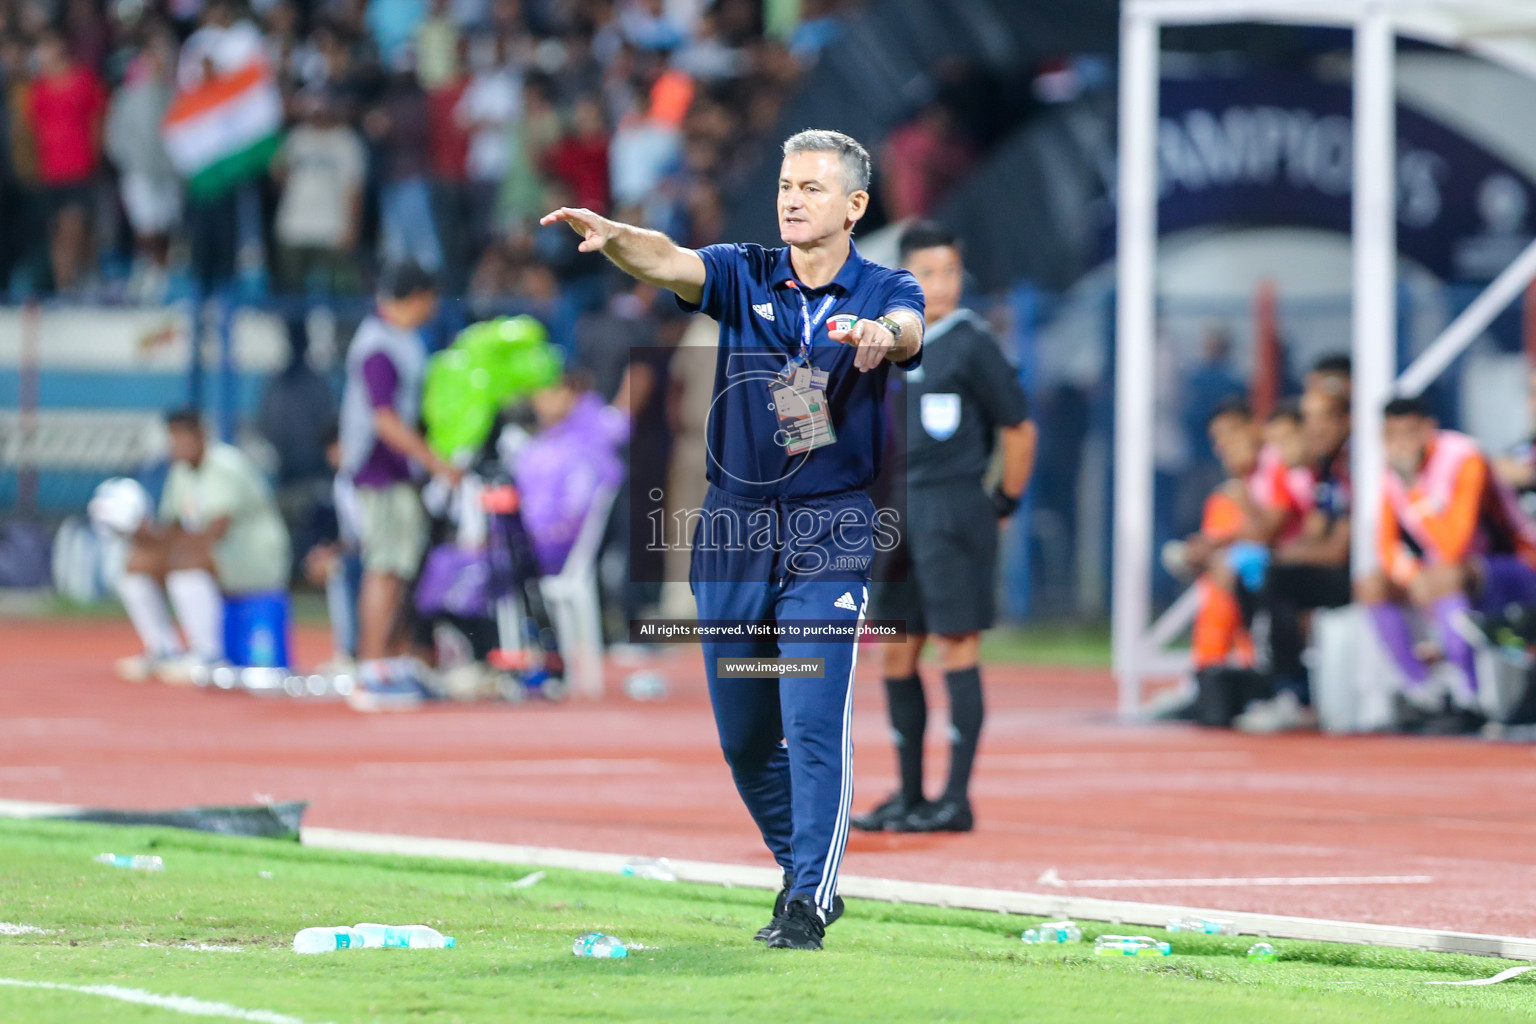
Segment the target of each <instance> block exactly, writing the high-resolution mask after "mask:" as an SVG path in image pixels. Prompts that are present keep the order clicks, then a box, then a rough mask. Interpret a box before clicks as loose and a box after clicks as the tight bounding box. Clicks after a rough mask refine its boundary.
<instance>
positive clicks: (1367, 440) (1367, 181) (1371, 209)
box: [1112, 0, 1536, 717]
mask: <svg viewBox="0 0 1536 1024" xmlns="http://www.w3.org/2000/svg"><path fill="white" fill-rule="evenodd" d="M1232 22H1265V23H1282V24H1306V25H1331V26H1336V27H1344V28H1352V29H1353V30H1354V36H1355V45H1354V49H1355V59H1354V156H1355V162H1354V196H1353V204H1354V207H1353V217H1352V232H1353V251H1354V273H1353V292H1354V307H1353V316H1352V325H1353V352H1352V356H1353V360H1354V438H1353V441H1352V447H1351V466H1350V469H1351V473H1352V475H1353V480H1354V506H1353V513H1352V519H1351V529H1352V538H1353V551H1352V554H1351V565H1352V568H1353V569H1354V570H1355V571H1356V572H1357V573H1359V572H1361V571H1363V570H1366V569H1369V568H1370V567H1371V565H1372V564H1373V560H1374V557H1375V555H1374V537H1375V517H1376V514H1377V509H1378V506H1379V495H1380V491H1379V487H1380V468H1381V409H1382V406H1383V405H1384V404H1385V403H1386V401H1387V399H1388V397H1389V396H1391V395H1392V394H1394V393H1396V394H1417V393H1418V392H1420V391H1422V390H1423V388H1424V387H1425V386H1426V385H1428V384H1429V383H1430V382H1431V381H1433V380H1434V379H1435V378H1436V377H1437V376H1439V374H1440V373H1441V372H1443V371H1444V369H1445V368H1446V367H1447V366H1448V365H1450V363H1451V362H1452V361H1453V360H1454V359H1455V358H1456V356H1458V355H1459V354H1460V353H1461V352H1462V351H1463V350H1465V348H1466V347H1467V346H1468V345H1469V344H1471V343H1472V341H1474V340H1475V339H1476V338H1477V337H1478V336H1479V335H1480V334H1481V333H1482V332H1483V331H1484V330H1486V329H1487V327H1488V325H1489V324H1490V323H1491V322H1492V321H1493V319H1494V318H1495V317H1496V316H1498V314H1499V313H1500V312H1502V311H1503V309H1504V308H1505V307H1506V306H1507V305H1508V304H1509V303H1510V302H1511V301H1512V300H1513V299H1514V298H1515V297H1516V296H1517V295H1519V294H1520V293H1521V292H1522V291H1523V290H1524V289H1525V287H1526V285H1528V284H1529V283H1530V282H1531V281H1532V280H1533V279H1536V243H1533V244H1532V246H1531V247H1530V248H1529V249H1527V250H1526V251H1525V252H1524V253H1523V254H1522V255H1520V256H1519V257H1518V258H1516V260H1515V261H1514V262H1513V263H1512V264H1511V265H1510V267H1509V268H1508V269H1507V270H1506V271H1504V273H1503V274H1501V275H1500V276H1499V278H1498V279H1497V280H1495V281H1494V282H1493V284H1491V285H1489V287H1488V289H1487V290H1486V291H1485V292H1484V293H1483V294H1482V295H1481V296H1480V297H1479V298H1478V299H1477V300H1476V301H1475V302H1473V303H1472V305H1471V306H1469V307H1468V308H1467V310H1466V311H1465V312H1464V313H1462V314H1461V315H1460V316H1459V317H1457V319H1456V320H1455V321H1454V322H1453V323H1452V324H1450V326H1449V327H1447V328H1446V330H1445V331H1444V333H1443V334H1442V335H1441V336H1440V337H1439V338H1438V339H1437V340H1436V341H1435V342H1434V343H1432V344H1431V345H1430V346H1429V348H1428V349H1426V350H1425V351H1424V353H1423V354H1422V355H1420V356H1419V358H1418V359H1417V360H1415V361H1414V363H1413V365H1412V366H1410V367H1409V368H1408V369H1407V371H1406V372H1404V373H1403V375H1402V376H1401V377H1398V376H1397V371H1398V367H1397V366H1396V337H1397V219H1396V167H1395V161H1396V134H1397V133H1396V99H1395V97H1396V88H1395V74H1394V64H1395V49H1396V36H1397V35H1403V36H1410V37H1413V38H1417V39H1422V40H1425V41H1427V42H1432V43H1437V44H1440V45H1443V46H1447V47H1454V48H1459V49H1464V50H1467V51H1469V52H1472V53H1475V54H1477V55H1479V56H1483V57H1486V58H1488V59H1490V60H1493V61H1496V62H1498V63H1500V64H1503V65H1506V66H1508V67H1510V68H1511V69H1513V70H1516V71H1518V72H1520V73H1522V74H1526V75H1531V76H1533V77H1536V0H1125V2H1124V3H1123V4H1122V8H1121V19H1120V113H1119V117H1120V125H1119V137H1120V144H1119V161H1120V163H1119V178H1118V183H1117V193H1118V195H1117V200H1118V202H1117V207H1118V220H1117V224H1116V249H1117V253H1116V255H1117V259H1116V286H1117V290H1116V306H1115V375H1116V379H1115V476H1114V488H1115V498H1114V583H1113V597H1112V608H1113V610H1112V615H1113V621H1112V638H1113V647H1114V670H1115V677H1116V682H1117V686H1118V693H1119V706H1120V713H1121V714H1122V715H1123V716H1127V717H1129V716H1134V715H1135V714H1137V712H1138V711H1139V710H1140V708H1141V706H1142V689H1143V684H1144V682H1145V680H1146V677H1147V676H1148V675H1149V674H1156V673H1159V672H1161V671H1164V670H1166V668H1167V667H1168V659H1167V658H1166V656H1164V655H1162V654H1161V653H1160V648H1161V644H1162V642H1164V641H1166V639H1167V638H1168V637H1169V636H1170V635H1172V634H1175V633H1176V632H1178V630H1179V628H1180V627H1181V626H1182V625H1183V624H1184V623H1182V622H1180V621H1179V619H1180V618H1181V617H1185V616H1188V615H1189V614H1191V609H1192V602H1190V601H1187V600H1181V601H1180V602H1179V603H1178V604H1177V605H1175V607H1174V609H1170V614H1168V615H1165V616H1163V619H1162V620H1161V621H1160V622H1159V623H1157V624H1156V625H1155V626H1154V625H1153V624H1152V623H1151V609H1152V599H1151V598H1152V554H1153V553H1152V507H1153V494H1152V480H1153V451H1152V449H1153V439H1154V429H1155V426H1154V417H1153V406H1154V392H1153V388H1154V375H1153V366H1154V358H1155V351H1154V347H1155V344H1156V320H1157V293H1156V271H1157V196H1158V180H1157V175H1158V159H1157V130H1158V87H1159V82H1160V78H1161V74H1160V63H1161V61H1160V49H1161V47H1160V36H1161V29H1162V27H1163V26H1164V25H1196V24H1221V23H1232Z"/></svg>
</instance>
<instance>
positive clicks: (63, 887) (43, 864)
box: [0, 821, 1536, 1024]
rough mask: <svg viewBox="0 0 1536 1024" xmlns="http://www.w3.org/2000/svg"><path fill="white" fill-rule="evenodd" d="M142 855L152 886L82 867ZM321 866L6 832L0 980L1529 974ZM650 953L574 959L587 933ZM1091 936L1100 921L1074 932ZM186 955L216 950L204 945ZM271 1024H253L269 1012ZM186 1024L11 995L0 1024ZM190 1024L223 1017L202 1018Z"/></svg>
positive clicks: (145, 986)
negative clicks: (802, 936) (762, 936)
mask: <svg viewBox="0 0 1536 1024" xmlns="http://www.w3.org/2000/svg"><path fill="white" fill-rule="evenodd" d="M106 851H111V852H114V853H129V854H131V853H156V854H159V855H160V856H162V857H163V858H164V859H165V865H166V870H165V871H164V872H163V873H159V874H150V873H141V872H133V871H125V870H121V869H115V868H110V867H106V866H104V865H98V864H95V863H93V862H92V860H91V858H92V856H93V855H95V854H97V853H101V852H106ZM528 871H529V869H519V868H514V867H505V866H499V865H489V864H473V863H465V862H457V861H432V860H417V859H406V858H396V857H383V856H364V855H354V854H341V853H334V852H328V851H322V850H310V849H304V848H302V847H299V846H297V845H295V844H291V843H281V842H277V841H269V840H242V839H225V838H220V837H213V836H205V835H200V834H195V833H187V832H178V831H176V830H172V829H159V828H157V829H121V828H108V827H100V826H87V825H77V824H65V823H56V822H38V821H30V822H24V821H6V822H0V921H3V922H7V923H9V924H19V925H29V926H32V927H35V928H41V929H46V932H45V933H42V934H38V933H30V932H29V933H25V934H18V935H6V934H0V979H15V980H21V981H29V982H51V983H56V984H64V985H78V986H100V985H113V986H120V987H121V988H124V989H133V990H141V991H144V992H149V993H155V994H158V995H162V996H169V995H176V996H186V997H193V998H195V999H200V1000H206V1001H211V1002H217V1003H223V1004H229V1005H230V1006H232V1007H239V1008H243V1009H244V1010H247V1011H254V1012H256V1013H257V1016H255V1017H247V1018H246V1019H268V1020H275V1019H277V1018H278V1016H279V1015H280V1016H281V1017H285V1018H292V1019H297V1020H302V1021H304V1022H307V1024H313V1022H322V1021H326V1022H334V1024H343V1022H349V1024H350V1022H372V1021H432V1022H438V1021H441V1022H449V1021H464V1022H471V1021H474V1022H479V1021H485V1022H492V1021H494V1022H503V1021H545V1020H551V1021H553V1020H560V1021H603V1022H612V1021H628V1020H654V1021H695V1020H731V1021H814V1022H818V1024H820V1022H841V1021H862V1020H870V1021H883V1022H890V1021H907V1020H914V1021H919V1020H920V1021H941V1020H949V1021H963V1020H997V1021H1026V1022H1054V1021H1061V1022H1072V1024H1088V1022H1097V1021H1120V1020H1123V1021H1128V1022H1136V1024H1154V1022H1161V1021H1168V1022H1180V1024H1183V1022H1210V1024H1216V1022H1221V1024H1230V1022H1242V1021H1253V1022H1266V1024H1267V1022H1274V1021H1305V1022H1341V1024H1343V1022H1347V1024H1370V1022H1378V1021H1379V1022H1383V1024H1387V1022H1390V1024H1404V1022H1409V1024H1411V1022H1419V1021H1424V1022H1431V1021H1445V1022H1452V1021H1455V1022H1467V1021H1496V1020H1531V1019H1533V1018H1536V972H1532V975H1526V976H1522V977H1519V978H1515V979H1514V980H1511V981H1508V982H1505V983H1502V984H1499V985H1493V986H1487V987H1454V986H1452V987H1445V986H1431V985H1425V984H1423V983H1424V982H1426V981H1450V980H1458V979H1470V978H1485V977H1489V976H1491V975H1493V974H1495V973H1497V972H1498V971H1499V970H1501V969H1503V968H1505V967H1508V966H1510V964H1509V962H1508V961H1499V960H1490V959H1483V958H1478V957H1469V956H1455V955H1446V954H1431V953H1415V952H1403V951H1399V950H1390V949H1381V948H1370V947H1361V946H1344V945H1332V944H1327V943H1312V942H1288V941H1285V940H1274V941H1275V945H1276V946H1277V947H1278V949H1279V950H1280V956H1281V959H1280V960H1279V962H1276V963H1272V964H1253V963H1250V962H1249V961H1248V960H1247V959H1246V958H1245V956H1244V952H1245V951H1246V949H1247V947H1248V946H1249V944H1250V943H1251V942H1252V941H1253V939H1251V938H1246V937H1245V938H1236V939H1229V938H1221V937H1204V936H1201V937H1180V936H1164V937H1167V938H1171V939H1172V941H1173V943H1174V949H1175V953H1176V955H1174V956H1172V957H1169V958H1166V959H1156V960H1152V959H1133V958H1118V959H1112V960H1111V959H1100V958H1096V957H1095V956H1094V955H1093V951H1092V947H1091V945H1088V944H1084V945H1079V946H1067V947H1051V948H1038V947H1028V946H1025V945H1023V944H1022V943H1021V942H1020V941H1019V933H1020V931H1021V930H1022V929H1024V928H1026V927H1028V926H1029V925H1030V924H1032V923H1034V920H1035V919H1033V918H1025V917H1019V916H1007V915H1001V914H986V913H978V912H966V911H955V910H941V909H937V908H931V907H919V906H911V905H895V904H886V903H873V902H865V901H853V902H851V903H850V905H849V908H848V913H847V916H846V917H845V918H844V919H843V920H842V921H840V922H839V923H838V924H836V925H835V926H833V928H832V929H831V931H830V932H829V934H828V937H827V942H828V947H827V950H826V951H825V952H823V953H819V954H808V953H791V952H785V951H770V950H765V949H764V948H762V947H761V946H760V945H758V944H757V943H754V942H753V941H752V939H751V936H752V933H753V931H755V930H756V929H757V928H758V927H759V926H760V925H762V924H763V923H764V922H765V921H766V919H767V912H766V907H767V904H768V902H769V900H770V899H771V896H770V895H769V894H767V893H764V892H762V891H754V890H744V889H725V888H716V887H710V886H701V885H687V884H681V883H666V882H653V881H642V880H638V879H632V878H623V877H619V876H607V875H597V874H586V873H581V872H575V871H558V870H550V871H549V872H548V874H547V877H545V878H544V879H543V880H542V881H541V882H539V883H538V884H536V885H533V886H530V887H527V888H521V889H519V888H513V887H512V884H511V883H512V882H514V881H515V880H517V879H518V878H520V877H521V876H523V875H526V874H528ZM357 921H384V922H387V923H392V924H411V923H426V924H430V925H433V926H434V927H436V928H438V929H439V930H441V931H443V932H445V933H447V934H451V935H454V936H455V937H456V938H457V939H458V948H457V949H454V950H443V951H435V950H432V951H410V950H365V951H342V952H337V953H332V954H324V955H319V956H298V955H295V954H294V953H292V952H290V949H289V943H290V942H291V940H292V936H293V933H294V932H295V931H297V930H298V929H300V928H303V927H305V926H308V925H326V924H352V923H354V922H357ZM588 930H599V931H606V932H610V933H612V934H615V935H618V936H620V937H621V938H623V939H624V940H626V941H628V942H631V943H641V944H643V945H644V946H645V947H646V948H645V949H642V950H636V951H635V952H634V953H632V954H631V956H630V958H629V959H627V960H618V961H612V960H601V961H599V960H583V959H578V958H576V957H574V956H572V955H571V940H572V939H573V938H574V937H575V936H576V935H577V934H578V933H580V932H583V931H588ZM1084 930H1085V932H1087V933H1088V935H1089V937H1090V939H1091V937H1092V936H1093V935H1095V934H1099V933H1102V932H1106V931H1125V930H1126V929H1125V928H1115V927H1113V926H1110V925H1092V924H1088V923H1085V926H1084ZM199 947H219V948H215V949H209V948H199ZM262 1013H265V1014H266V1015H268V1016H266V1017H265V1018H263V1017H261V1014H262ZM191 1019H198V1018H192V1017H188V1016H187V1015H185V1014H183V1013H177V1012H173V1011H171V1010H168V1009H163V1008H159V1007H156V1006H147V1005H137V1004H131V1003H125V1002H119V1001H116V1000H111V999H105V998H102V997H101V996H98V995H89V994H83V993H77V992H72V991H65V990H59V989H39V988H22V987H16V986H14V985H5V984H4V983H3V982H0V1021H16V1022H26V1024H65V1022H68V1024H76V1022H95V1021H111V1022H114V1024H116V1022H139V1021H186V1020H191ZM200 1019H205V1020H206V1019H212V1018H209V1017H202V1018H200Z"/></svg>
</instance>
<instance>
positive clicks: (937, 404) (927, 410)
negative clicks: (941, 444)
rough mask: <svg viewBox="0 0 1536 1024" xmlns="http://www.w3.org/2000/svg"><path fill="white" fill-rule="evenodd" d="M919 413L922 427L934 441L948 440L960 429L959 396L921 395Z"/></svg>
mask: <svg viewBox="0 0 1536 1024" xmlns="http://www.w3.org/2000/svg"><path fill="white" fill-rule="evenodd" d="M919 414H920V416H921V419H922V421H923V429H924V430H925V431H927V432H928V436H929V437H931V438H933V439H934V440H935V441H948V440H949V439H950V438H951V437H953V436H955V431H956V430H959V429H960V396H959V395H956V394H927V395H923V396H922V404H921V406H920V407H919Z"/></svg>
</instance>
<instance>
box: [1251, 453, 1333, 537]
mask: <svg viewBox="0 0 1536 1024" xmlns="http://www.w3.org/2000/svg"><path fill="white" fill-rule="evenodd" d="M1316 484H1317V479H1316V477H1315V476H1314V474H1313V472H1312V470H1311V469H1310V468H1308V467H1306V466H1287V465H1286V464H1285V460H1284V459H1282V458H1281V457H1280V452H1279V450H1278V449H1277V448H1275V446H1274V445H1269V444H1267V445H1265V446H1264V447H1263V448H1261V449H1260V450H1259V461H1258V465H1256V466H1255V467H1254V470H1253V473H1252V474H1250V475H1249V477H1248V497H1249V499H1250V500H1251V501H1252V502H1253V503H1254V504H1255V505H1257V506H1258V507H1259V508H1262V509H1268V510H1271V511H1279V512H1283V513H1284V514H1285V515H1284V519H1283V520H1282V521H1281V526H1280V532H1279V533H1278V534H1277V535H1276V537H1275V540H1276V541H1277V542H1279V543H1284V542H1285V541H1289V540H1294V539H1296V537H1297V536H1298V535H1300V533H1301V530H1302V524H1303V521H1304V520H1305V519H1306V516H1307V513H1308V512H1311V511H1312V509H1313V508H1314V507H1315V506H1316Z"/></svg>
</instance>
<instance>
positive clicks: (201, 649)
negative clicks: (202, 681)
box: [118, 409, 291, 682]
mask: <svg viewBox="0 0 1536 1024" xmlns="http://www.w3.org/2000/svg"><path fill="white" fill-rule="evenodd" d="M166 428H167V432H168V433H169V435H170V439H171V458H172V460H173V462H172V465H171V471H170V474H169V475H168V476H167V477H166V480H165V490H164V491H163V493H162V494H161V498H160V514H159V518H158V521H154V522H145V523H144V524H143V525H142V526H140V527H139V529H138V531H137V532H136V533H135V534H134V536H133V538H132V542H131V547H130V549H129V554H128V561H127V564H126V565H125V566H124V570H123V575H122V577H121V578H120V579H119V581H118V594H119V596H120V597H121V598H122V601H123V606H124V608H126V609H127V611H128V616H129V618H130V619H131V620H132V622H133V625H134V628H135V629H136V630H137V631H138V634H139V638H140V639H141V640H142V641H143V642H144V654H143V655H142V656H140V657H136V658H129V659H124V660H123V661H121V662H119V663H118V672H119V674H120V675H122V676H124V678H128V679H132V680H135V681H137V680H141V679H144V678H146V677H148V676H149V675H151V674H155V675H158V676H159V677H160V678H161V679H162V680H164V681H166V682H190V681H192V679H193V678H195V675H196V672H197V671H198V670H199V669H206V668H207V667H209V666H212V665H217V664H220V663H222V662H224V660H225V651H224V597H225V595H231V596H236V595H240V596H243V595H250V594H260V593H265V592H271V591H280V590H284V589H286V586H287V582H288V573H289V568H290V563H291V556H290V552H289V544H288V529H287V527H285V526H284V525H283V519H282V516H281V515H279V514H278V511H277V502H276V501H275V500H274V499H273V497H272V490H271V488H270V487H269V486H268V484H267V480H266V477H265V476H263V475H262V473H261V470H259V469H257V468H256V464H255V463H253V462H252V461H251V460H250V458H249V457H248V456H247V455H246V454H245V453H244V452H242V451H241V450H240V449H238V448H236V447H235V446H234V445H230V444H225V443H223V442H221V441H212V442H210V441H209V440H208V438H207V435H206V433H205V431H204V429H203V424H202V420H201V417H200V416H199V414H198V413H197V411H196V410H193V409H185V410H178V411H176V412H173V413H171V414H170V415H169V416H168V417H166ZM162 586H163V592H162ZM167 594H168V595H169V596H170V599H171V605H172V606H173V607H174V608H175V609H176V619H177V621H178V622H179V623H180V624H181V629H182V632H183V633H184V634H185V635H186V640H187V647H188V648H190V654H187V653H184V651H183V648H182V644H181V640H180V638H179V637H178V636H177V635H176V630H175V628H174V627H173V626H172V625H171V619H170V615H169V613H168V612H167V610H166V604H165V596H166V595H167Z"/></svg>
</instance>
